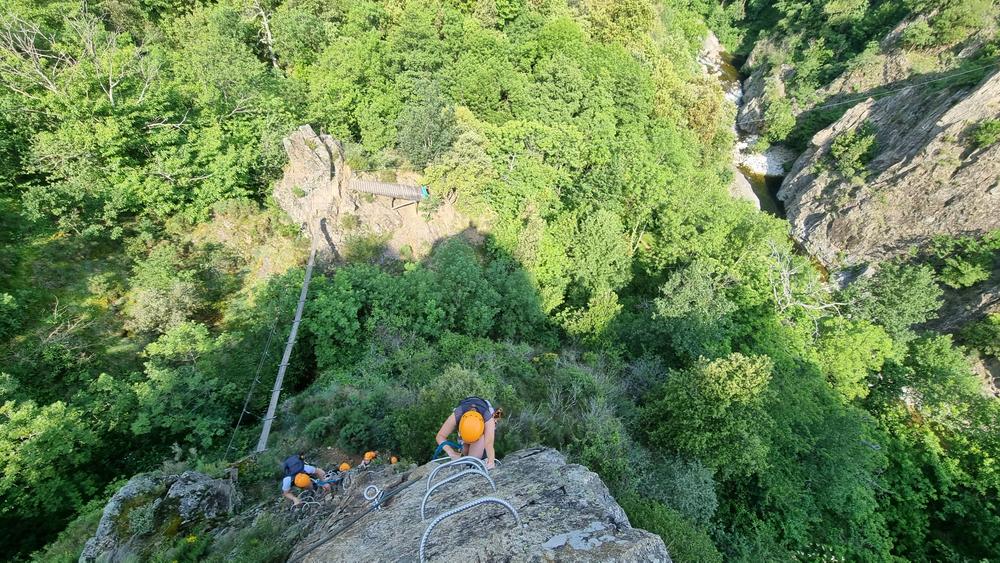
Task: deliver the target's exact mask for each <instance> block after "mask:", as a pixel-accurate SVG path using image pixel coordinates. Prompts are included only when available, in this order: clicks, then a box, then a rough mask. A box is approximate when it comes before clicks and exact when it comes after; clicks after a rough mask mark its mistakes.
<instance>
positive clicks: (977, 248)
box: [930, 232, 1000, 289]
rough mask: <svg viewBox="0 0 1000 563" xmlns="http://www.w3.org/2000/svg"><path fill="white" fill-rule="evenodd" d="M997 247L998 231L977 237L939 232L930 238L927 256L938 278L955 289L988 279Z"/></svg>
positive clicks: (999, 233) (998, 240)
mask: <svg viewBox="0 0 1000 563" xmlns="http://www.w3.org/2000/svg"><path fill="white" fill-rule="evenodd" d="M997 251H1000V232H994V233H990V234H987V235H986V236H984V237H982V238H979V239H977V238H974V237H949V236H940V237H936V238H935V239H934V240H933V241H932V244H931V250H930V255H931V257H930V260H931V264H932V265H933V266H934V268H935V270H936V271H937V273H938V280H939V281H940V282H941V283H943V284H945V285H947V286H948V287H952V288H955V289H958V288H962V287H970V286H972V285H975V284H977V283H979V282H981V281H985V280H986V279H988V278H989V277H990V272H991V271H992V270H993V264H994V262H995V261H996V258H995V257H996V253H997Z"/></svg>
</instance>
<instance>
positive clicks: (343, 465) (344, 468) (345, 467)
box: [340, 461, 351, 471]
mask: <svg viewBox="0 0 1000 563" xmlns="http://www.w3.org/2000/svg"><path fill="white" fill-rule="evenodd" d="M340 470H341V471H350V470H351V464H350V463H347V462H346V461H345V462H344V463H341V464H340Z"/></svg>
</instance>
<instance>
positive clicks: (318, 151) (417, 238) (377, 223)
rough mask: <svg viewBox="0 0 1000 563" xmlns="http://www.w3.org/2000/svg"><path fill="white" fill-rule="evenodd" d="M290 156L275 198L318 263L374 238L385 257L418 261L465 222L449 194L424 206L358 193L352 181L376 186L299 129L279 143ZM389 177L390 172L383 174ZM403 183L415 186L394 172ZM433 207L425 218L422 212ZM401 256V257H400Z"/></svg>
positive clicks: (328, 145)
mask: <svg viewBox="0 0 1000 563" xmlns="http://www.w3.org/2000/svg"><path fill="white" fill-rule="evenodd" d="M283 144H284V147H285V152H286V153H287V155H288V164H287V165H285V170H284V175H283V177H282V178H281V180H280V181H279V182H278V183H277V184H276V185H275V187H274V199H275V201H277V203H278V205H279V206H281V208H282V209H283V210H284V211H285V212H286V213H287V214H288V216H289V217H291V219H292V220H293V221H295V222H296V223H298V224H300V225H302V226H303V229H304V231H305V234H306V235H308V236H309V238H310V239H311V240H312V241H313V243H314V244H315V245H316V247H317V249H318V250H319V254H320V261H321V262H328V261H329V260H331V259H332V258H335V257H337V256H338V255H339V254H340V253H341V252H343V251H344V250H345V247H346V246H348V244H349V242H350V240H351V239H352V238H357V237H362V236H364V237H374V238H377V239H378V240H379V241H381V242H384V244H385V248H386V251H387V253H388V255H389V256H391V257H393V258H396V257H399V256H400V255H412V257H413V258H420V257H421V256H422V255H425V254H426V253H428V252H429V251H430V249H431V247H432V245H433V244H434V243H435V242H437V241H438V240H439V239H442V238H445V237H448V236H452V235H455V234H458V233H459V232H461V231H462V230H463V229H466V228H467V227H469V225H470V223H469V220H468V219H467V218H465V217H463V216H462V215H461V214H459V213H458V212H457V211H455V209H454V206H453V205H452V202H449V201H446V199H447V198H446V197H445V196H446V195H447V194H435V193H434V190H433V187H431V198H432V200H429V201H427V202H425V203H421V204H420V206H423V207H418V206H417V205H407V206H405V207H404V206H401V205H402V204H404V203H406V202H405V201H403V202H396V203H395V204H394V202H393V200H390V199H389V198H387V197H380V196H374V195H369V194H362V193H358V192H357V191H355V190H353V189H352V186H354V185H355V184H354V183H355V182H359V181H361V182H363V181H378V180H381V178H377V177H375V176H373V175H371V174H368V173H359V172H356V171H354V170H352V169H351V166H350V164H348V162H347V159H346V158H345V156H344V148H343V146H342V145H341V143H340V142H339V141H337V140H335V139H333V138H332V137H330V136H329V135H325V134H322V135H321V134H317V133H316V132H315V131H314V130H313V129H312V127H310V126H308V125H303V126H302V127H299V128H298V129H296V130H295V131H293V132H292V133H291V134H290V135H288V137H286V138H285V139H284V141H283ZM386 172H387V173H388V172H389V171H386ZM395 176H396V180H398V181H399V182H400V183H401V184H409V185H419V184H420V182H419V181H417V180H418V179H417V178H415V177H413V176H414V175H413V174H409V175H407V174H404V173H396V174H395ZM430 206H434V212H433V213H432V214H427V215H428V216H424V215H423V214H422V213H421V209H429V208H430ZM404 257H405V256H404Z"/></svg>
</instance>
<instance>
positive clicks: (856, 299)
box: [842, 262, 942, 342]
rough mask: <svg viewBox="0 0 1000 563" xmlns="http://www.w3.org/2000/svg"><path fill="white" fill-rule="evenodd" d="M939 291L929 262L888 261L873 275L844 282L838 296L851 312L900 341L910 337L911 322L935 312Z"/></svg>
mask: <svg viewBox="0 0 1000 563" xmlns="http://www.w3.org/2000/svg"><path fill="white" fill-rule="evenodd" d="M941 293H942V291H941V288H940V287H938V285H937V283H935V281H934V270H932V269H931V267H930V266H927V265H924V266H908V265H904V264H899V263H894V262H890V263H888V264H885V265H883V266H882V268H881V269H880V270H879V271H878V273H876V274H875V275H874V276H872V277H870V278H865V279H860V280H857V281H855V282H854V283H853V284H851V285H850V286H848V287H847V289H845V290H844V292H843V294H842V298H843V299H842V300H843V301H846V302H847V304H848V310H849V312H850V313H851V315H852V316H856V317H860V318H862V319H865V320H868V321H871V322H873V323H876V324H879V325H882V326H883V327H885V330H886V332H888V333H889V336H891V337H893V340H897V341H901V342H902V341H906V340H908V339H910V338H911V337H912V332H911V327H912V326H913V325H915V324H918V323H922V322H924V321H926V320H928V319H930V318H932V317H934V316H935V314H936V312H937V310H938V308H939V307H940V306H941Z"/></svg>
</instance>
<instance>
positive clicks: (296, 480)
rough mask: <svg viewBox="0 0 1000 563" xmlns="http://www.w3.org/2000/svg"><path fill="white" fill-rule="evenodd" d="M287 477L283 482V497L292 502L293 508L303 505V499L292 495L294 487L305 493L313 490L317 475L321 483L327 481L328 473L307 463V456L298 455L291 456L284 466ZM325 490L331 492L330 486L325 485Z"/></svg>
mask: <svg viewBox="0 0 1000 563" xmlns="http://www.w3.org/2000/svg"><path fill="white" fill-rule="evenodd" d="M282 469H283V470H284V473H285V476H284V478H283V479H282V480H281V496H283V497H285V498H287V499H288V500H290V501H292V506H298V505H299V504H301V503H302V499H300V498H299V497H298V495H295V494H293V493H292V485H295V486H296V487H297V488H299V489H302V490H304V491H309V490H312V488H313V480H312V477H313V476H314V475H315V476H316V478H317V479H319V480H320V481H322V480H325V479H326V472H325V471H323V470H322V469H320V468H318V467H315V466H313V465H309V464H308V463H306V461H305V454H303V453H297V454H295V455H293V456H289V457H288V458H287V459H286V460H285V463H284V464H283V466H282ZM323 490H325V491H327V492H329V491H330V484H329V483H324V484H323Z"/></svg>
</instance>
